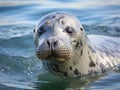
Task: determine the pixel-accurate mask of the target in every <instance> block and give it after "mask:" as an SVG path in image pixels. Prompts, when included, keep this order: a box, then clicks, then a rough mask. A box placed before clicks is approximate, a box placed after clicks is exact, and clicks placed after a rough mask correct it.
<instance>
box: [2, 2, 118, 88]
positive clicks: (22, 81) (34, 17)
mask: <svg viewBox="0 0 120 90" xmlns="http://www.w3.org/2000/svg"><path fill="white" fill-rule="evenodd" d="M54 11H65V12H69V13H72V14H73V15H74V16H76V17H77V18H78V19H79V20H80V21H81V24H82V25H83V27H84V28H85V30H86V34H97V35H107V36H112V37H120V0H59V1H58V0H0V90H29V89H32V90H81V89H82V90H83V89H85V90H101V89H102V90H119V89H120V72H119V71H117V72H115V71H114V72H110V73H108V74H106V75H104V76H97V77H93V78H89V79H84V78H83V79H80V78H79V79H78V78H77V79H73V80H66V79H61V78H59V77H56V76H54V75H52V74H50V73H48V72H46V71H45V70H44V69H43V67H42V64H41V61H40V60H39V59H38V58H37V57H36V55H35V53H34V40H33V29H34V27H35V25H36V24H37V23H38V22H39V19H40V18H41V17H42V16H44V15H45V14H47V13H50V12H54ZM118 49H119V48H118Z"/></svg>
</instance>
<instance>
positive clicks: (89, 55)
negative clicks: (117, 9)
mask: <svg viewBox="0 0 120 90" xmlns="http://www.w3.org/2000/svg"><path fill="white" fill-rule="evenodd" d="M34 41H35V52H36V55H37V57H38V58H39V59H40V60H41V61H42V63H43V67H44V68H45V69H46V70H47V71H49V72H51V73H53V74H55V75H59V76H65V77H78V76H84V75H89V74H97V73H105V72H106V71H107V70H111V69H112V68H113V67H115V66H117V65H119V64H120V39H119V38H115V37H108V36H101V35H86V34H85V30H84V28H83V26H82V25H81V24H80V21H79V20H78V19H77V18H76V17H75V16H73V15H72V14H70V13H66V12H52V13H49V14H47V15H45V16H44V17H43V18H41V19H40V21H39V23H38V25H36V27H35V29H34Z"/></svg>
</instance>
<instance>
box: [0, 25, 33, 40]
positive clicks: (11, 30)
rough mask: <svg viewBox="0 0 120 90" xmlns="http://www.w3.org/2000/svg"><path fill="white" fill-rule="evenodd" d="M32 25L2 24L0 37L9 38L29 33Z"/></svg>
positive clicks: (31, 30)
mask: <svg viewBox="0 0 120 90" xmlns="http://www.w3.org/2000/svg"><path fill="white" fill-rule="evenodd" d="M33 28H34V27H33V26H32V25H4V26H0V39H10V38H14V37H22V36H25V35H30V34H32V32H33Z"/></svg>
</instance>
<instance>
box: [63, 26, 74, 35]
mask: <svg viewBox="0 0 120 90" xmlns="http://www.w3.org/2000/svg"><path fill="white" fill-rule="evenodd" d="M64 31H65V32H67V33H68V34H69V35H73V34H75V30H74V29H73V28H72V27H66V28H65V30H64Z"/></svg>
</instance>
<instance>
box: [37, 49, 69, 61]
mask: <svg viewBox="0 0 120 90" xmlns="http://www.w3.org/2000/svg"><path fill="white" fill-rule="evenodd" d="M36 55H37V57H38V58H39V59H41V60H46V61H65V60H69V59H70V56H71V55H70V53H65V52H64V53H63V52H57V51H52V52H50V51H39V52H36Z"/></svg>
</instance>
